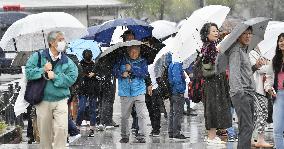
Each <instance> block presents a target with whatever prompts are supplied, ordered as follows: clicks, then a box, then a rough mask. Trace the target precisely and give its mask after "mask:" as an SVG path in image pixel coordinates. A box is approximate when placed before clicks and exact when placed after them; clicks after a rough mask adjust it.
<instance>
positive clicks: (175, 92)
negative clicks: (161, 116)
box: [168, 63, 186, 141]
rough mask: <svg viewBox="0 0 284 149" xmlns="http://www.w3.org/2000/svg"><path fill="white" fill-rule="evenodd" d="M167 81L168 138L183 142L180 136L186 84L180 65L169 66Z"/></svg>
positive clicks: (183, 137) (182, 136)
mask: <svg viewBox="0 0 284 149" xmlns="http://www.w3.org/2000/svg"><path fill="white" fill-rule="evenodd" d="M168 79H169V83H170V86H171V97H170V119H169V137H170V138H173V139H174V140H177V141H178V140H183V139H186V137H185V136H184V135H183V134H181V120H182V117H183V111H184V109H183V106H184V102H185V100H184V93H185V89H186V82H185V75H184V72H183V69H182V63H171V64H170V65H169V67H168Z"/></svg>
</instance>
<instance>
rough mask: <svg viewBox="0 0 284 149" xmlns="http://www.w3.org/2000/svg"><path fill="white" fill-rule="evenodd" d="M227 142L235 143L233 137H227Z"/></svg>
mask: <svg viewBox="0 0 284 149" xmlns="http://www.w3.org/2000/svg"><path fill="white" fill-rule="evenodd" d="M227 141H228V142H235V137H234V136H229V137H228V139H227Z"/></svg>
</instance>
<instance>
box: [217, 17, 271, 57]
mask: <svg viewBox="0 0 284 149" xmlns="http://www.w3.org/2000/svg"><path fill="white" fill-rule="evenodd" d="M269 20H270V19H269V18H264V17H257V18H252V19H250V20H247V21H244V22H242V23H240V24H238V25H237V26H236V27H235V28H234V30H233V31H232V32H231V33H230V34H229V35H228V36H227V37H226V38H225V39H224V40H223V41H222V42H221V43H220V44H219V46H220V49H221V52H222V53H224V52H226V51H227V50H228V49H230V47H231V46H232V45H233V43H235V42H236V41H237V39H238V38H239V37H240V35H241V34H242V33H243V32H244V31H246V30H247V28H248V27H249V26H252V30H253V32H252V34H253V37H252V41H251V43H250V44H249V47H248V51H250V50H252V49H253V48H255V47H256V45H257V44H258V43H259V42H260V41H262V40H263V38H264V37H263V36H264V32H265V29H266V26H267V24H268V21H269Z"/></svg>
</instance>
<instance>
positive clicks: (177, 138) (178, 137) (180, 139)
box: [173, 134, 188, 141]
mask: <svg viewBox="0 0 284 149" xmlns="http://www.w3.org/2000/svg"><path fill="white" fill-rule="evenodd" d="M187 138H188V137H185V136H184V135H183V134H179V135H176V136H174V137H173V139H174V141H184V140H186V139H187Z"/></svg>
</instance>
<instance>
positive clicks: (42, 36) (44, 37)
mask: <svg viewBox="0 0 284 149" xmlns="http://www.w3.org/2000/svg"><path fill="white" fill-rule="evenodd" d="M41 31H42V37H43V42H44V47H45V48H46V41H45V37H44V31H43V30H41Z"/></svg>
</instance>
